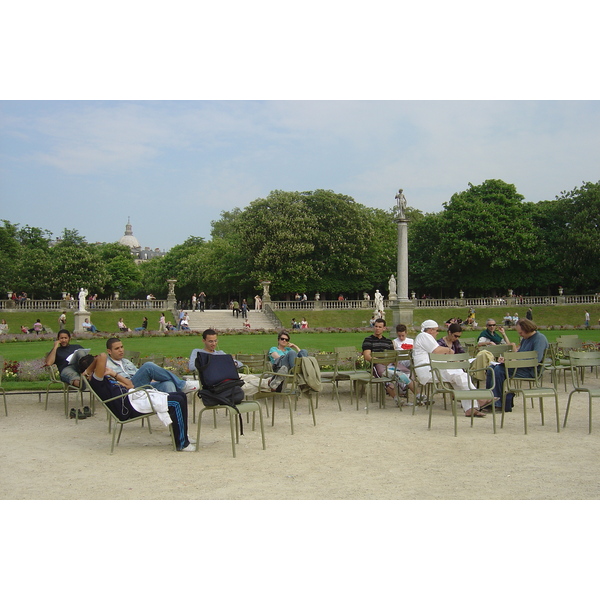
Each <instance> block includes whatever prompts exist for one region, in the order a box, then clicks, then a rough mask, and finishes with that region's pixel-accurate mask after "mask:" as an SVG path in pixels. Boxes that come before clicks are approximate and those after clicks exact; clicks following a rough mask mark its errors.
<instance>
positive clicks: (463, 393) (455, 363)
mask: <svg viewBox="0 0 600 600" xmlns="http://www.w3.org/2000/svg"><path fill="white" fill-rule="evenodd" d="M429 364H430V365H431V375H432V378H433V379H432V385H431V388H430V389H431V396H430V399H431V397H432V396H435V395H436V394H444V401H445V396H446V394H449V395H450V398H451V404H452V416H453V417H454V435H455V436H457V435H458V411H457V404H458V402H461V401H462V400H470V401H471V402H473V401H474V400H490V405H491V408H492V422H493V430H494V433H496V408H495V406H494V391H493V389H492V388H493V387H494V385H495V377H494V370H493V369H491V368H490V367H487V368H485V369H474V368H473V366H472V364H471V363H470V362H469V357H468V356H467V354H466V353H464V354H436V353H434V352H431V353H430V354H429ZM448 369H463V370H464V371H465V372H466V373H467V374H468V375H469V381H471V377H472V376H473V375H474V374H475V373H477V372H479V371H486V372H488V371H489V372H491V373H492V388H490V389H485V388H482V389H479V388H475V387H473V389H469V390H456V389H454V388H453V387H452V384H451V383H450V382H448V381H444V375H443V371H445V370H448ZM488 406H489V405H488ZM432 415H433V403H432V402H430V403H429V424H428V429H431V418H432ZM473 420H474V411H473V410H471V427H473Z"/></svg>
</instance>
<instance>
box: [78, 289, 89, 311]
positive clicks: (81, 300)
mask: <svg viewBox="0 0 600 600" xmlns="http://www.w3.org/2000/svg"><path fill="white" fill-rule="evenodd" d="M87 295H88V291H87V290H84V289H83V288H80V289H79V310H80V311H81V312H83V311H85V299H86V298H87Z"/></svg>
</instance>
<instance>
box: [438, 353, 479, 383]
mask: <svg viewBox="0 0 600 600" xmlns="http://www.w3.org/2000/svg"><path fill="white" fill-rule="evenodd" d="M429 364H430V366H431V375H432V378H433V385H434V387H435V388H437V389H439V390H444V389H450V390H452V389H453V388H452V384H451V383H448V382H445V381H444V380H443V376H442V374H441V373H440V371H443V370H447V369H463V370H464V371H469V368H470V366H471V362H470V361H469V355H468V354H467V353H462V354H437V353H435V352H430V353H429Z"/></svg>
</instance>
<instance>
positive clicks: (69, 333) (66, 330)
mask: <svg viewBox="0 0 600 600" xmlns="http://www.w3.org/2000/svg"><path fill="white" fill-rule="evenodd" d="M62 333H66V334H67V335H68V336H69V338H70V337H71V332H70V331H69V330H68V329H61V330H60V331H59V332H58V333H57V334H56V339H58V338H59V336H60V335H61V334H62Z"/></svg>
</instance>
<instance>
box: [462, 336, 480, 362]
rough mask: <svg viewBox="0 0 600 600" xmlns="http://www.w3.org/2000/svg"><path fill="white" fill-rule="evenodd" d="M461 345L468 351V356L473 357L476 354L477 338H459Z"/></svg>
mask: <svg viewBox="0 0 600 600" xmlns="http://www.w3.org/2000/svg"><path fill="white" fill-rule="evenodd" d="M460 343H461V346H464V348H465V350H466V351H467V352H468V354H469V356H470V357H471V358H474V357H475V355H476V354H477V351H478V348H477V338H474V337H471V338H466V337H463V338H461V340H460Z"/></svg>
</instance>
